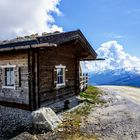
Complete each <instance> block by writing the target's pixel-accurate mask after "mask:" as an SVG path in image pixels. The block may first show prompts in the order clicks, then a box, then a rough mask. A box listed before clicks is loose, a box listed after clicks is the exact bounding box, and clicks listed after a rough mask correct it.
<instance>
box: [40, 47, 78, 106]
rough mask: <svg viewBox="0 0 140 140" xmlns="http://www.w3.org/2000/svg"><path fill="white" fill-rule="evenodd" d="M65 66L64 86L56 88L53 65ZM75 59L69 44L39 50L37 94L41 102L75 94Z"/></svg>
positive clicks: (54, 100) (51, 101) (49, 101)
mask: <svg viewBox="0 0 140 140" xmlns="http://www.w3.org/2000/svg"><path fill="white" fill-rule="evenodd" d="M56 65H64V66H66V69H67V71H66V74H65V76H66V78H65V79H66V86H64V87H62V88H59V89H58V88H56V85H55V72H56V71H54V69H55V66H56ZM77 67H79V65H77V61H76V57H75V55H74V53H73V48H72V47H71V46H68V45H67V46H60V47H56V48H50V49H46V50H40V52H39V89H40V90H39V95H40V101H41V103H43V102H45V103H46V104H50V103H53V102H56V101H59V100H62V99H65V98H67V97H71V96H73V95H75V94H76V92H77V87H76V82H77V81H76V79H75V78H76V74H77Z"/></svg>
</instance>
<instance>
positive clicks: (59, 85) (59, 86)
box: [56, 83, 66, 89]
mask: <svg viewBox="0 0 140 140" xmlns="http://www.w3.org/2000/svg"><path fill="white" fill-rule="evenodd" d="M65 85H66V84H65V83H62V84H56V88H57V89H59V88H62V87H64V86H65Z"/></svg>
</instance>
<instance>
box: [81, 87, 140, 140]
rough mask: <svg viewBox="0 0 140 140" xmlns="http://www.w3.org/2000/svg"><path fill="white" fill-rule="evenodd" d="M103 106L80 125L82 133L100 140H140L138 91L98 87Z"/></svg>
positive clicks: (126, 88) (94, 109)
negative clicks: (103, 102) (101, 91)
mask: <svg viewBox="0 0 140 140" xmlns="http://www.w3.org/2000/svg"><path fill="white" fill-rule="evenodd" d="M99 88H100V89H101V90H103V91H104V92H105V93H106V94H105V95H104V96H103V98H104V99H105V100H106V101H107V103H106V104H105V105H104V106H99V107H95V108H93V109H92V110H91V112H90V114H89V115H88V116H87V120H86V121H84V122H83V124H82V126H83V127H82V131H83V132H86V133H88V134H89V135H90V134H91V135H92V134H96V135H97V136H98V137H99V138H100V139H101V140H140V89H138V88H132V87H120V86H100V87H99Z"/></svg>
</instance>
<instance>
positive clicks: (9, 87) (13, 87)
mask: <svg viewBox="0 0 140 140" xmlns="http://www.w3.org/2000/svg"><path fill="white" fill-rule="evenodd" d="M15 67H16V65H3V66H1V68H3V69H4V79H3V80H4V81H3V84H4V85H2V88H3V89H4V88H5V89H15V74H14V76H13V80H14V85H13V86H6V85H5V69H6V68H13V72H14V68H15Z"/></svg>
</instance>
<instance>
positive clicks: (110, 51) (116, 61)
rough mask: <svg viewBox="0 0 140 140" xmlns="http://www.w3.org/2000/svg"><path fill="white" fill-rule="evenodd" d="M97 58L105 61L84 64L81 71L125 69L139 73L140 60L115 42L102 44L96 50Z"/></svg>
mask: <svg viewBox="0 0 140 140" xmlns="http://www.w3.org/2000/svg"><path fill="white" fill-rule="evenodd" d="M96 52H97V54H98V57H101V58H105V59H106V60H105V61H95V62H85V63H83V64H82V65H83V69H84V70H87V71H93V72H103V71H106V70H116V69H125V70H127V71H133V70H135V71H140V58H138V57H135V56H131V55H130V54H128V53H126V52H125V50H124V47H123V46H122V45H120V44H119V43H118V42H117V41H109V42H106V43H103V44H102V45H101V47H100V48H99V49H98V50H96Z"/></svg>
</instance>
